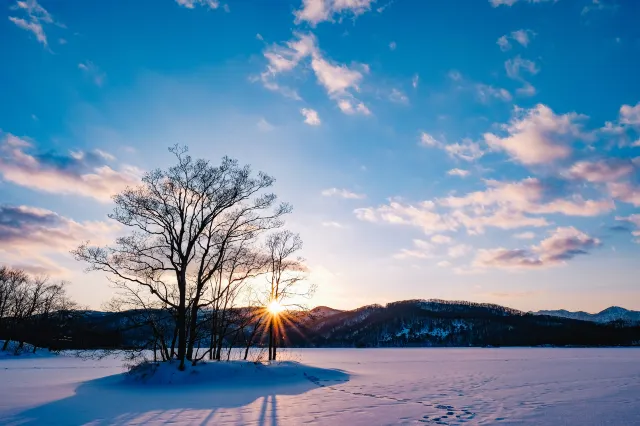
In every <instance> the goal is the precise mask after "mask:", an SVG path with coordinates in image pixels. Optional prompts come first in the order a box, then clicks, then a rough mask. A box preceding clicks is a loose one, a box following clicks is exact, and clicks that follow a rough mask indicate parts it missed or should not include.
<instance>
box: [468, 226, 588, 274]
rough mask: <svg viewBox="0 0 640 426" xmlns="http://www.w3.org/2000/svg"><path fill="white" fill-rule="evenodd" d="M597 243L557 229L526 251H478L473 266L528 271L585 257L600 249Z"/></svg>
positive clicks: (574, 231) (568, 229)
mask: <svg viewBox="0 0 640 426" xmlns="http://www.w3.org/2000/svg"><path fill="white" fill-rule="evenodd" d="M600 245H601V242H600V240H598V239H597V238H593V237H590V236H589V235H587V234H585V233H584V232H582V231H579V230H577V229H576V228H574V227H560V228H557V229H556V230H555V231H553V233H552V234H551V236H550V237H548V238H546V239H544V240H542V241H541V242H540V244H539V245H537V246H532V247H531V248H528V249H506V248H497V249H489V250H479V251H478V254H477V256H476V258H475V260H474V262H473V265H474V266H475V267H480V268H498V269H531V268H542V267H548V266H555V265H559V264H563V263H565V262H566V261H568V260H571V259H573V258H574V257H575V256H577V255H584V254H588V253H589V251H590V250H592V249H594V248H596V247H599V246H600Z"/></svg>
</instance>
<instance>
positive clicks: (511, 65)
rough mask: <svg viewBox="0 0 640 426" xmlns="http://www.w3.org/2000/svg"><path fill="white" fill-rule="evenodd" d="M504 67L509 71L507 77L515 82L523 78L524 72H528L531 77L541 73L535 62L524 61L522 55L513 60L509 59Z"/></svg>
mask: <svg viewBox="0 0 640 426" xmlns="http://www.w3.org/2000/svg"><path fill="white" fill-rule="evenodd" d="M504 67H505V69H506V70H507V76H509V77H510V78H512V79H514V80H517V79H520V78H522V76H521V72H522V70H524V71H526V72H528V73H529V74H531V75H535V74H537V73H539V72H540V69H539V68H538V66H537V65H536V63H535V62H533V61H531V60H529V59H522V58H521V57H520V55H518V56H516V57H515V58H513V59H507V60H506V62H505V63H504Z"/></svg>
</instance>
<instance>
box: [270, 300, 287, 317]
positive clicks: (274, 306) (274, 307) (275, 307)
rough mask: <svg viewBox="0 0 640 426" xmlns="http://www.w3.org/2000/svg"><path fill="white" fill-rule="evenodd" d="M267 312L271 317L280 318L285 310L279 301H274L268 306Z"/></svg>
mask: <svg viewBox="0 0 640 426" xmlns="http://www.w3.org/2000/svg"><path fill="white" fill-rule="evenodd" d="M267 310H268V311H269V313H270V314H271V315H273V316H278V315H280V312H282V311H283V310H284V306H282V305H281V304H280V302H278V301H277V300H272V301H271V303H269V305H268V306H267Z"/></svg>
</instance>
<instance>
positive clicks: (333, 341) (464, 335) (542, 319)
mask: <svg viewBox="0 0 640 426" xmlns="http://www.w3.org/2000/svg"><path fill="white" fill-rule="evenodd" d="M323 309H326V308H323ZM639 325H640V324H638V323H629V322H624V321H613V322H609V323H605V324H602V323H594V322H589V321H580V320H573V319H568V318H560V317H555V316H547V315H535V314H531V313H525V312H521V311H517V310H514V309H510V308H505V307H502V306H498V305H489V304H477V303H470V302H449V301H443V300H407V301H402V302H395V303H389V304H387V305H386V306H380V305H372V306H365V307H362V308H359V309H355V310H352V311H342V312H334V313H333V314H331V315H326V314H325V315H322V316H319V317H318V318H313V317H312V318H311V319H310V320H308V321H307V322H306V323H304V327H303V330H302V332H301V333H300V334H295V333H291V344H293V345H313V346H361V347H385V346H488V345H490V346H536V345H559V346H564V345H586V346H599V345H640V326H639ZM302 335H304V337H302Z"/></svg>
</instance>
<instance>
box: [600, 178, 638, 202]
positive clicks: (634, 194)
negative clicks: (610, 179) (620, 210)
mask: <svg viewBox="0 0 640 426" xmlns="http://www.w3.org/2000/svg"><path fill="white" fill-rule="evenodd" d="M607 187H608V189H609V193H610V194H611V196H612V197H613V198H615V199H616V200H620V201H622V202H625V203H628V204H633V205H634V206H636V207H640V186H635V185H632V184H631V183H628V182H615V183H609V184H608V185H607Z"/></svg>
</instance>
